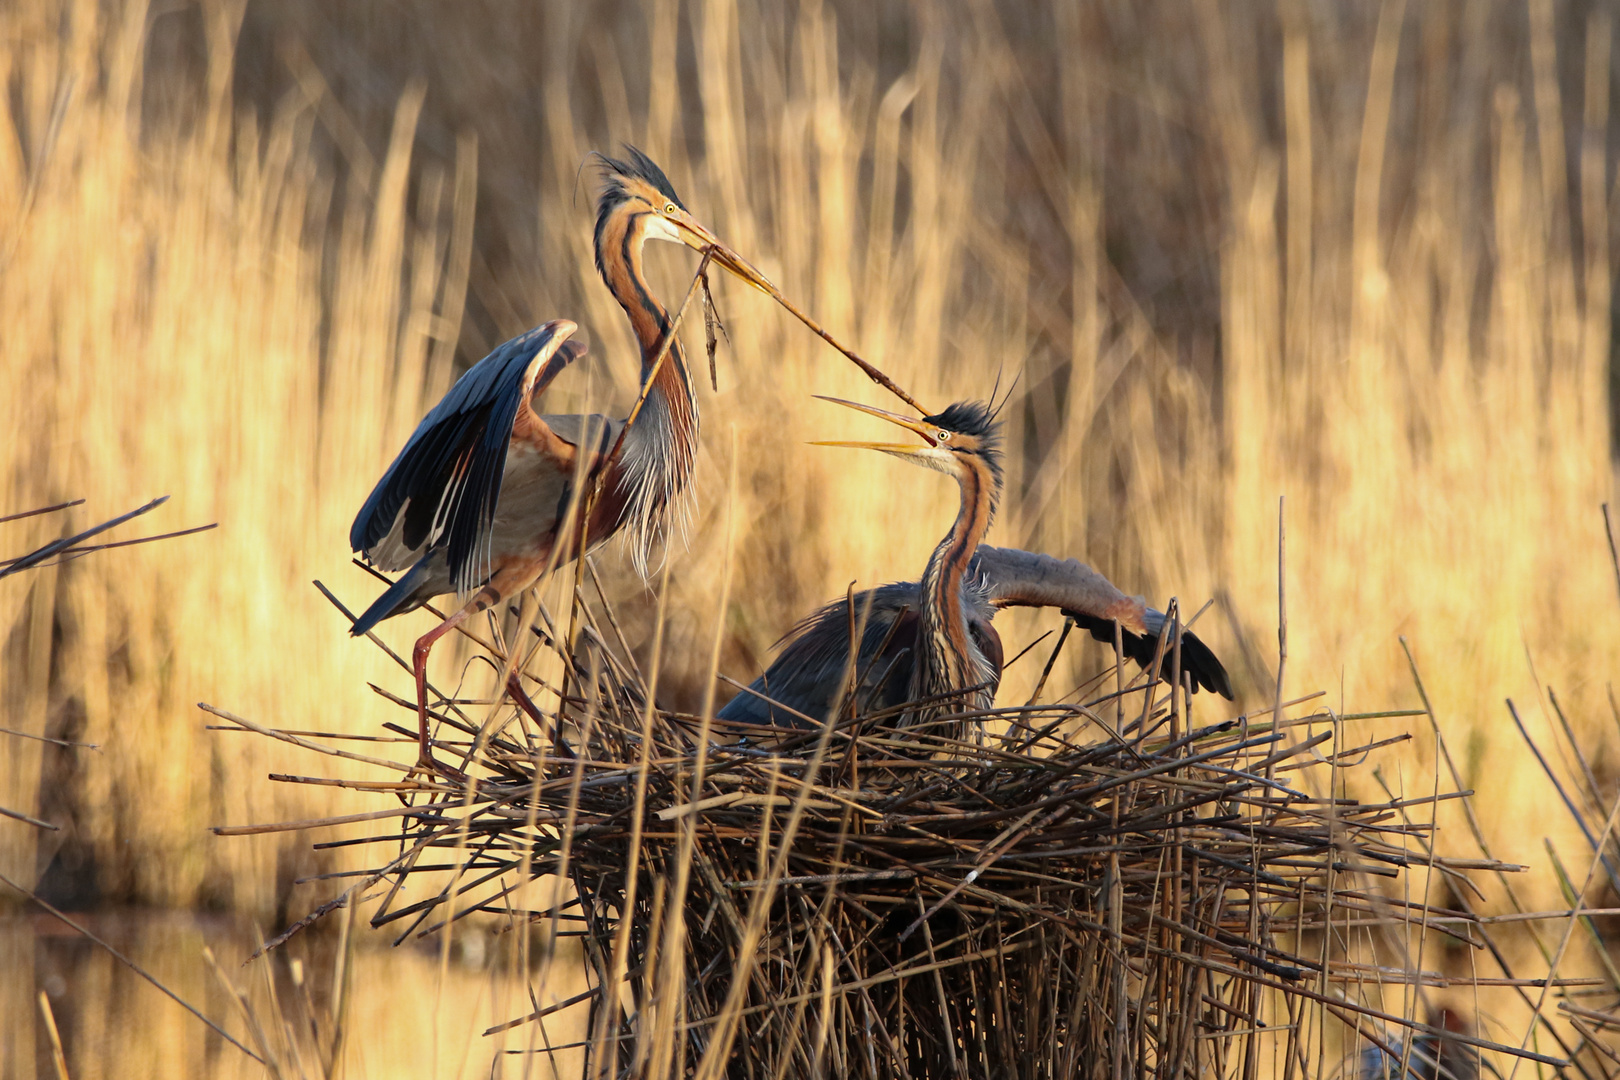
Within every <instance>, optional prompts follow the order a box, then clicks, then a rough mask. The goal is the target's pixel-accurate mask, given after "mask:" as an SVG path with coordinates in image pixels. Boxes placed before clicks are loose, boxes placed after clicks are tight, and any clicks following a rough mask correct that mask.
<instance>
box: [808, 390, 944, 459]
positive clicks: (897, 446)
mask: <svg viewBox="0 0 1620 1080" xmlns="http://www.w3.org/2000/svg"><path fill="white" fill-rule="evenodd" d="M814 396H816V397H818V398H820V399H821V400H822V401H830V402H832V403H833V404H834V405H842V406H844V407H845V408H849V409H854V410H855V411H856V412H863V413H866V414H867V415H868V416H875V417H877V418H878V419H880V420H887V421H888V422H889V423H891V424H894V425H896V426H898V427H903V428H905V429H906V430H907V431H911V432H915V433H916V434H918V435H920V436H922V440H923V443H924V445H922V446H918V445H917V444H916V443H878V442H813V443H811V444H810V445H812V446H853V447H857V448H859V449H862V450H881V451H883V452H884V453H885V454H894V455H895V456H896V457H915V456H917V455H920V454H926V453H927V452H928V451H929V450H932V449H933V448H934V447H936V446H938V445H939V440H938V439H935V438H934V437H933V435H932V434H931V432H932V431H933V429H932V428H931V427H929V426H928V425H927V424H925V423H923V422H922V421H921V420H913V419H912V418H911V417H909V416H902V415H900V414H899V413H892V412H889V411H888V410H887V409H879V408H875V407H874V406H871V405H862V404H861V403H860V402H858V401H845V400H844V399H843V398H835V397H827V396H825V395H823V394H816V395H814Z"/></svg>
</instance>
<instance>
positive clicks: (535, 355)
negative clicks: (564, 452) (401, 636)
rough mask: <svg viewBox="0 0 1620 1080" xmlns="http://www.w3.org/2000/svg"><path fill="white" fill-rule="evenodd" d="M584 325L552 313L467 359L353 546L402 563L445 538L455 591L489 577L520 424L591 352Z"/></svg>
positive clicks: (354, 533) (391, 566)
mask: <svg viewBox="0 0 1620 1080" xmlns="http://www.w3.org/2000/svg"><path fill="white" fill-rule="evenodd" d="M577 329H578V327H577V326H576V325H575V324H574V323H572V322H569V321H568V320H567V319H557V320H555V321H554V322H548V323H546V324H545V325H543V326H539V327H536V328H535V329H533V330H530V331H529V332H528V333H526V334H522V335H519V336H518V337H515V338H513V339H512V340H511V341H508V342H506V343H505V344H503V345H501V346H499V347H497V348H496V349H495V350H494V351H493V352H491V353H490V354H489V355H488V356H486V357H484V358H483V359H482V360H480V361H478V363H476V364H474V365H473V366H472V367H470V368H468V369H467V373H466V374H465V375H463V376H462V377H461V378H460V379H457V380H456V384H455V385H454V386H452V387H451V388H450V392H449V393H447V394H445V395H444V397H443V398H442V399H440V401H439V403H438V404H437V405H435V406H434V407H433V409H432V411H431V412H429V413H428V414H427V416H425V417H423V419H422V422H421V423H420V424H418V425H417V428H416V431H415V432H414V433H412V435H411V437H410V438H409V439H408V440H406V443H405V448H404V449H402V450H401V451H400V452H399V456H398V457H396V458H395V459H394V463H393V464H392V465H390V466H388V471H387V472H385V473H384V474H383V477H382V479H381V480H379V481H377V486H376V487H375V488H373V489H372V492H371V496H370V497H369V498H367V499H366V502H365V505H364V506H362V507H361V508H360V513H359V514H358V515H357V516H356V517H355V519H354V525H353V526H352V527H351V528H350V529H349V544H350V546H351V547H352V548H353V549H354V550H355V551H362V552H365V554H366V557H367V558H368V559H370V560H371V561H372V562H374V563H376V564H377V565H378V566H379V567H380V568H382V569H384V570H400V569H403V568H404V567H405V566H408V565H411V564H412V563H414V562H415V561H416V559H417V557H418V556H419V555H420V553H421V552H422V551H423V550H424V549H426V548H428V547H430V546H435V545H441V544H442V545H444V546H445V547H446V549H447V550H446V556H447V559H448V562H449V569H450V577H451V580H452V582H453V583H454V586H455V588H456V590H457V591H459V592H465V591H467V590H469V589H471V588H473V587H475V586H476V585H477V584H478V583H479V582H480V581H482V580H483V578H484V577H485V576H487V570H488V567H487V565H486V564H487V562H488V558H489V552H488V548H489V535H490V527H491V525H492V524H493V522H494V519H495V504H496V502H497V501H498V500H499V499H500V494H501V477H502V475H503V473H504V471H505V467H506V450H507V445H508V443H509V442H510V441H511V438H512V426H513V423H514V422H515V421H516V419H517V417H518V414H519V411H520V410H527V409H528V408H529V406H528V400H529V398H530V396H531V395H533V394H536V393H538V392H539V391H540V390H542V389H544V388H545V385H546V384H547V383H548V382H550V381H551V379H553V378H554V377H556V375H557V373H558V372H560V371H561V370H562V369H563V368H564V367H566V366H567V365H568V364H569V363H571V362H572V361H573V360H574V359H576V358H577V357H579V356H581V355H583V354H584V352H585V349H584V346H583V345H580V344H577V343H574V342H570V341H569V340H568V338H569V336H570V335H571V334H573V333H574V331H575V330H577ZM529 415H531V416H532V410H531V411H530V412H529Z"/></svg>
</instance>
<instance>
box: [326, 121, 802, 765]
mask: <svg viewBox="0 0 1620 1080" xmlns="http://www.w3.org/2000/svg"><path fill="white" fill-rule="evenodd" d="M601 160H602V163H603V166H604V171H605V174H606V183H605V184H604V185H603V190H602V193H601V196H600V198H599V200H598V202H597V208H596V234H595V248H596V268H597V271H598V272H599V273H600V274H601V276H602V280H603V282H604V283H606V285H607V287H608V290H609V291H610V292H612V293H613V297H614V299H616V300H617V301H618V302H619V305H620V306H621V307H623V308H624V311H625V314H626V316H628V317H629V320H630V326H631V328H632V329H633V330H634V332H635V335H636V340H637V342H639V344H640V346H641V357H642V368H641V384H642V398H641V401H640V407H639V409H638V410H637V411H636V412H634V413H633V414H632V415H631V416H630V417H629V418H627V419H626V420H612V419H609V418H607V417H605V416H600V415H589V416H586V415H551V414H542V413H540V412H538V411H536V409H535V404H536V403H537V402H538V401H539V399H540V397H541V395H542V394H543V393H544V391H545V389H546V386H547V385H548V384H549V383H550V381H551V380H552V379H553V378H554V377H555V376H556V375H557V373H558V372H560V371H561V370H562V369H563V368H564V367H566V366H567V364H568V363H569V362H570V361H571V360H573V359H575V358H576V357H578V356H580V355H582V354H583V353H584V351H585V349H584V347H583V346H582V345H580V344H578V343H576V342H572V341H570V340H568V339H569V336H570V335H571V334H573V333H574V331H575V330H576V329H577V327H576V326H575V324H574V323H572V322H569V321H568V320H566V319H558V320H556V321H554V322H548V323H546V324H545V325H543V326H540V327H538V328H537V329H534V330H531V331H529V332H528V333H526V334H523V335H520V336H519V337H515V338H513V339H512V340H511V341H508V342H506V343H505V344H503V345H501V346H499V347H498V348H496V349H495V350H494V351H493V352H491V353H490V354H489V355H488V356H486V357H484V358H483V359H482V360H480V361H479V362H478V363H476V364H474V365H473V366H472V367H471V368H469V369H468V370H467V372H466V374H464V375H462V377H461V378H460V379H458V380H457V381H456V384H455V385H454V386H452V387H451V388H450V391H449V392H448V393H447V394H445V396H444V397H443V399H441V400H440V401H439V403H438V404H437V405H435V406H434V407H433V409H432V411H430V412H429V413H428V414H427V416H426V417H424V418H423V420H422V422H421V423H420V424H419V425H418V426H417V428H416V431H415V432H414V433H413V434H412V435H411V437H410V438H409V439H408V440H406V443H405V447H404V449H402V450H401V451H400V452H399V456H398V457H396V458H395V459H394V462H393V464H392V465H390V466H389V467H388V471H387V472H385V473H384V474H383V477H382V479H381V480H379V481H378V482H377V486H376V487H375V488H374V489H373V490H372V492H371V496H370V497H369V498H367V499H366V502H365V505H364V506H362V507H361V508H360V513H359V514H358V515H357V516H356V517H355V519H354V525H353V527H352V528H351V529H350V531H349V542H350V544H351V546H352V547H353V548H354V550H356V551H358V552H362V553H364V555H365V558H366V559H367V561H368V562H370V563H371V564H372V565H373V566H375V567H377V568H378V569H379V570H383V571H390V572H393V571H401V570H403V571H404V574H403V575H402V576H401V577H400V578H399V579H398V580H397V581H395V582H394V584H393V585H392V586H391V587H390V588H389V589H388V590H387V591H386V592H384V593H383V594H382V596H380V597H378V598H377V601H376V602H375V603H373V604H372V605H371V606H370V607H369V608H367V609H366V611H365V612H364V613H363V614H361V616H360V617H359V618H358V619H356V620H355V622H354V627H353V633H355V634H363V633H365V632H366V631H368V630H370V629H371V628H372V627H374V626H375V625H376V624H377V623H378V622H380V621H381V620H383V619H387V618H390V617H392V616H394V615H398V614H401V613H402V612H406V611H411V610H414V609H415V608H418V607H421V606H422V605H423V604H425V603H426V602H427V601H429V600H431V599H432V598H433V597H435V596H441V595H444V594H447V593H456V594H459V595H461V596H464V597H469V596H470V599H467V600H466V601H465V603H463V604H461V605H460V606H459V607H458V608H457V609H456V610H455V611H454V612H453V613H452V614H451V615H450V616H449V618H447V619H444V620H443V621H442V622H440V623H439V624H438V625H437V626H435V627H434V628H433V629H432V630H429V631H428V632H427V633H426V634H424V635H422V637H420V638H418V639H417V642H416V647H415V649H414V650H413V651H412V656H411V662H412V670H413V674H414V675H415V678H416V706H417V720H418V723H419V738H420V742H421V763H422V764H423V765H425V766H427V767H429V768H438V766H437V764H436V763H435V762H434V760H433V754H432V743H431V740H430V738H429V735H428V709H427V658H428V652H429V650H431V649H432V647H433V643H434V642H436V641H437V640H438V639H439V638H440V637H442V636H444V635H445V634H446V633H448V632H449V631H451V630H453V629H454V628H455V627H456V626H458V625H459V624H461V623H462V622H463V621H464V620H466V619H467V617H468V616H470V615H475V614H477V613H479V612H481V611H484V610H487V609H488V608H491V607H494V606H495V605H497V604H500V603H501V602H502V601H504V600H506V599H508V598H510V597H513V596H517V595H518V594H520V593H521V592H522V591H523V590H524V589H526V588H528V587H529V586H531V585H533V584H534V583H535V582H536V581H537V580H538V579H539V578H540V577H541V575H542V574H544V573H545V572H546V571H547V569H548V568H554V567H556V566H561V565H563V564H566V563H568V562H570V561H572V560H573V559H575V558H577V557H578V556H579V554H580V552H581V551H582V550H584V551H589V550H591V549H592V548H594V547H596V546H597V545H599V544H601V543H602V542H603V541H605V540H606V539H608V538H609V537H611V536H612V535H614V534H615V533H617V532H619V531H620V530H621V529H623V530H626V531H627V532H628V534H629V537H630V542H631V545H632V552H633V557H634V560H635V563H636V566H637V568H638V569H639V570H641V571H643V572H645V568H646V565H647V558H648V554H649V552H650V551H651V549H652V547H653V545H654V544H655V542H656V540H657V538H658V536H659V535H660V534H661V531H662V525H663V522H664V519H665V517H666V514H667V511H668V510H669V508H670V505H671V503H672V502H673V501H674V500H675V498H676V497H677V496H678V495H679V494H680V493H681V492H682V491H683V490H684V489H685V488H686V485H687V481H688V479H689V478H690V476H691V473H692V463H693V457H694V455H695V453H696V449H697V440H698V403H697V395H696V394H695V392H694V391H693V388H692V382H691V378H690V375H689V372H688V368H687V362H686V353H685V351H684V350H683V349H682V347H681V343H680V341H679V339H678V338H676V339H675V340H671V341H670V342H669V343H668V345H667V352H666V355H664V356H663V360H662V362H661V363H659V362H658V360H659V354H660V352H665V351H666V346H665V341H664V339H665V337H666V336H668V335H670V334H671V332H672V331H671V326H672V320H671V318H670V315H669V312H668V311H667V310H666V309H665V308H664V306H663V305H662V304H660V303H659V302H658V300H657V298H656V297H654V296H653V294H652V292H651V291H650V290H649V289H648V288H647V282H646V280H645V278H644V277H643V276H642V269H641V267H642V263H641V258H642V245H643V243H644V242H645V241H647V240H669V241H674V242H678V243H684V244H686V245H688V246H690V247H693V248H696V249H698V250H700V251H704V252H706V253H708V255H709V257H710V258H711V259H712V261H713V262H714V263H715V264H716V265H718V266H720V267H723V268H724V269H726V270H728V271H730V272H731V273H733V274H735V275H736V276H738V277H740V278H742V280H744V281H746V282H748V283H749V284H750V285H753V286H755V287H756V288H760V289H762V290H765V291H767V292H769V291H772V290H771V287H770V284H769V282H767V281H765V279H764V278H763V277H762V276H761V275H760V274H759V272H758V271H757V270H755V269H754V268H753V267H751V266H750V265H749V264H748V263H747V262H745V261H744V260H743V259H742V258H741V256H739V255H737V254H736V253H735V252H734V251H732V250H731V249H730V248H729V247H727V246H726V245H724V244H722V243H721V242H720V241H719V240H718V239H717V238H716V237H715V235H714V234H713V233H712V232H710V231H709V230H708V229H707V228H705V227H704V226H703V225H700V224H699V223H698V222H697V221H696V220H695V219H694V218H693V217H692V215H691V214H690V213H689V212H688V211H687V209H686V206H685V204H684V203H682V202H681V199H680V196H678V195H677V194H676V193H675V189H674V187H673V186H672V185H671V184H670V182H669V178H668V177H666V176H665V175H664V172H663V170H662V169H660V168H659V167H658V166H657V165H656V164H654V163H653V161H652V160H651V159H650V158H648V157H647V156H646V155H645V154H642V153H641V152H640V151H638V150H635V149H634V148H629V151H628V155H627V159H626V160H622V161H621V160H615V159H613V158H608V157H603V158H602V159H601ZM582 457H583V459H584V460H583V461H582V460H581V458H582ZM576 477H583V478H584V483H583V484H582V485H580V490H579V491H576V490H575V487H576ZM586 493H590V499H589V501H588V504H580V505H582V506H586V505H588V509H585V510H583V511H582V513H581V514H579V515H577V516H580V517H583V519H584V520H582V521H580V522H579V523H578V524H577V525H576V526H574V527H572V528H568V529H566V530H565V529H564V522H565V520H567V519H568V517H569V512H570V508H571V506H573V505H574V504H575V503H576V502H577V501H578V498H579V496H581V495H584V494H586Z"/></svg>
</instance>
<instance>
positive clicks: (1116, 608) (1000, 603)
mask: <svg viewBox="0 0 1620 1080" xmlns="http://www.w3.org/2000/svg"><path fill="white" fill-rule="evenodd" d="M972 569H973V571H976V572H977V574H978V575H979V578H980V586H981V588H982V589H983V590H984V593H985V596H986V598H987V599H988V600H989V601H990V602H991V603H992V604H994V605H995V606H996V607H998V608H1002V607H1015V606H1023V607H1055V608H1059V609H1061V610H1062V611H1063V613H1064V614H1065V615H1067V616H1069V617H1070V618H1072V619H1073V620H1074V621H1075V623H1076V624H1077V625H1079V626H1080V627H1082V628H1083V629H1085V630H1086V631H1088V632H1089V633H1090V634H1091V636H1092V637H1094V638H1096V639H1097V640H1098V641H1101V642H1104V643H1105V644H1109V645H1112V644H1113V643H1114V623H1115V622H1118V623H1119V626H1120V636H1121V640H1122V643H1123V645H1124V648H1125V655H1126V656H1129V657H1130V658H1131V659H1132V660H1134V661H1136V662H1137V663H1138V664H1140V665H1142V667H1144V668H1147V667H1151V666H1152V664H1153V657H1154V654H1155V653H1156V652H1157V651H1158V640H1159V635H1160V634H1161V633H1162V632H1163V630H1164V624H1165V619H1166V616H1165V614H1164V612H1162V611H1159V610H1157V609H1155V608H1151V607H1148V606H1147V604H1146V603H1144V602H1143V601H1142V600H1141V599H1140V598H1139V597H1133V596H1126V595H1125V594H1124V593H1123V592H1121V591H1120V590H1119V589H1117V588H1115V587H1114V584H1113V582H1111V581H1109V580H1108V579H1107V578H1105V577H1103V576H1102V575H1101V574H1099V573H1098V572H1097V571H1096V570H1093V569H1092V568H1091V567H1089V566H1087V565H1086V564H1085V563H1083V562H1080V561H1079V560H1078V559H1055V558H1053V557H1052V556H1050V555H1042V554H1039V553H1038V552H1033V551H1020V550H1019V549H1017V548H997V547H990V546H989V545H988V544H981V545H979V549H978V551H976V552H974V554H973V565H972ZM1168 666H1169V665H1168V664H1166V665H1164V667H1165V669H1166V676H1167V677H1168ZM1181 666H1182V670H1184V671H1186V672H1189V673H1190V674H1191V675H1192V676H1193V685H1194V687H1195V688H1197V687H1203V688H1204V689H1206V690H1212V691H1214V692H1215V693H1217V694H1220V695H1221V696H1222V697H1224V698H1228V699H1229V698H1231V697H1232V682H1231V679H1230V678H1229V677H1228V676H1227V673H1226V668H1225V667H1223V666H1222V665H1221V662H1220V660H1219V659H1218V658H1217V657H1216V656H1215V653H1214V651H1213V650H1211V649H1210V647H1209V646H1208V645H1206V644H1204V643H1203V642H1202V641H1201V640H1199V638H1198V636H1197V635H1196V634H1194V633H1193V632H1192V631H1190V630H1186V631H1183V632H1182V635H1181Z"/></svg>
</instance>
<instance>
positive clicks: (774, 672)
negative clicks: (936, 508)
mask: <svg viewBox="0 0 1620 1080" xmlns="http://www.w3.org/2000/svg"><path fill="white" fill-rule="evenodd" d="M917 600H918V590H917V583H916V582H914V581H906V582H897V583H895V584H891V585H883V586H880V587H878V588H876V589H867V590H864V591H862V592H858V593H856V594H855V598H854V616H855V620H856V621H857V622H859V620H860V619H861V616H862V613H863V612H865V613H866V626H865V629H864V630H863V631H862V633H861V649H860V652H859V653H857V655H856V658H855V667H856V671H858V672H859V673H860V674H861V679H862V697H863V699H864V700H863V701H862V703H861V706H862V711H873V710H877V709H882V708H886V707H888V706H889V705H891V704H899V703H901V702H903V701H905V699H906V692H907V691H908V690H909V689H910V686H911V662H910V658H911V655H912V652H911V649H912V645H913V643H914V641H915V640H916V636H917V626H916V623H917V614H916V613H917ZM869 602H870V604H871V607H870V609H868V607H867V605H868V603H869ZM849 626H850V604H849V601H847V600H835V601H833V602H832V603H830V604H827V605H826V606H824V607H821V608H819V609H817V610H816V611H815V612H813V613H811V614H810V615H809V616H807V617H806V618H804V619H802V620H801V621H800V622H799V623H798V625H796V626H795V627H794V628H793V629H792V630H790V631H789V632H788V633H787V635H786V637H784V638H783V641H784V642H785V644H784V645H783V646H782V651H781V652H780V653H779V654H778V655H777V657H776V660H775V661H773V662H772V664H771V666H770V667H768V668H766V669H765V674H763V675H761V676H760V677H759V678H757V679H755V680H754V682H753V684H752V686H751V687H750V689H751V690H753V691H754V692H753V693H749V692H748V691H747V690H744V691H741V692H739V693H738V694H737V696H736V697H734V698H732V699H731V701H730V702H728V703H727V704H726V706H725V708H723V709H721V710H720V712H719V713H718V714H717V716H718V717H719V718H720V719H721V720H730V721H736V722H740V723H747V724H775V725H777V726H787V727H793V726H798V725H802V724H803V722H804V721H802V720H800V719H799V718H798V717H796V716H794V715H793V714H792V713H789V712H786V711H784V710H782V709H773V708H772V707H771V703H772V702H776V703H779V704H782V705H786V706H787V707H788V708H789V709H792V710H794V711H795V712H800V713H803V714H804V715H806V716H811V717H815V718H816V719H817V720H820V719H822V718H824V717H825V716H826V715H827V712H828V710H829V709H831V708H832V704H833V701H834V700H835V698H836V697H837V696H838V693H839V690H840V688H841V687H843V686H845V685H847V679H848V674H847V672H848V664H849ZM761 695H763V697H762V696H761ZM765 698H769V699H770V701H766V700H765ZM891 698H892V699H893V700H892V701H891V700H890V699H891Z"/></svg>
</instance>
